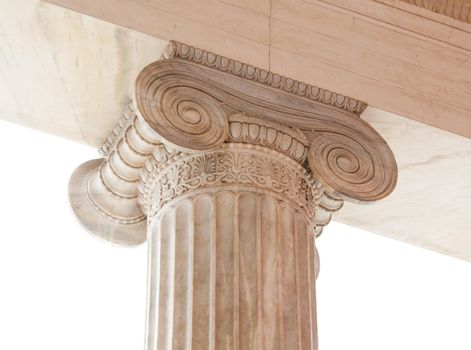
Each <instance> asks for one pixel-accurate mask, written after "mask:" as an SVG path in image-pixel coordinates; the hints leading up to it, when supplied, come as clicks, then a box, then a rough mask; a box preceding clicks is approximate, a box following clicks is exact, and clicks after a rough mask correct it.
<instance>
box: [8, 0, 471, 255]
mask: <svg viewBox="0 0 471 350" xmlns="http://www.w3.org/2000/svg"><path fill="white" fill-rule="evenodd" d="M0 8H1V11H0V94H1V96H2V98H1V104H0V118H1V119H4V120H9V121H12V122H15V123H18V124H22V125H24V126H27V127H31V128H34V129H38V130H42V131H45V132H49V133H52V134H56V135H59V136H62V137H65V138H68V139H72V140H75V141H78V142H82V143H86V144H89V145H92V146H94V147H99V146H100V145H101V144H102V143H103V141H104V140H105V139H106V137H107V136H108V135H109V134H110V132H111V130H112V129H113V127H114V125H115V124H116V122H117V121H118V120H119V118H120V116H121V114H122V111H123V110H124V109H125V106H126V104H127V103H128V102H129V100H130V99H131V97H132V89H133V85H134V80H135V77H136V76H137V74H138V72H139V71H140V70H141V69H142V68H143V67H144V66H145V65H146V64H148V63H150V62H152V61H155V59H156V58H158V57H159V56H160V55H161V54H162V52H163V50H164V48H165V47H166V46H167V42H166V41H163V40H160V39H157V38H154V37H151V36H148V35H145V34H141V33H138V32H134V31H132V30H128V29H125V28H122V27H119V26H116V25H113V24H111V23H107V22H104V21H100V20H97V19H94V18H91V17H87V16H84V15H81V14H78V13H75V12H72V11H69V10H65V9H62V8H59V7H56V6H53V5H50V4H46V3H42V2H39V1H37V0H15V1H8V0H0ZM362 118H364V119H365V120H366V121H368V122H369V123H370V124H371V125H373V126H374V127H375V128H376V129H377V130H378V131H379V133H380V134H381V135H382V136H383V137H384V138H385V139H386V141H387V142H388V144H389V145H390V146H391V148H392V150H393V151H394V153H395V156H396V159H397V163H398V166H399V181H398V185H397V188H396V190H395V191H394V192H393V194H392V195H391V196H390V197H388V198H386V199H384V200H382V201H379V202H377V203H374V204H371V205H369V206H355V205H351V204H349V203H346V204H345V207H344V210H343V211H341V212H340V213H338V214H337V215H336V216H335V217H334V219H336V220H338V221H341V222H343V223H347V224H350V225H353V226H356V227H360V228H363V229H366V230H368V231H371V232H375V233H378V234H383V235H386V236H389V237H391V238H396V239H399V240H402V241H405V242H409V243H412V244H415V245H418V246H421V247H424V248H428V249H432V250H435V251H438V252H441V253H445V254H448V255H451V256H455V257H458V258H462V259H465V260H468V261H471V235H470V233H471V215H470V214H469V213H470V211H471V140H470V139H466V138H463V137H459V136H457V135H454V134H450V133H447V132H443V131H441V130H439V129H436V128H432V127H429V126H427V125H424V124H421V123H417V122H413V121H411V120H408V119H405V118H402V117H399V116H397V115H394V114H390V113H387V112H384V111H381V110H378V109H374V108H368V109H367V110H366V111H365V112H364V113H363V115H362Z"/></svg>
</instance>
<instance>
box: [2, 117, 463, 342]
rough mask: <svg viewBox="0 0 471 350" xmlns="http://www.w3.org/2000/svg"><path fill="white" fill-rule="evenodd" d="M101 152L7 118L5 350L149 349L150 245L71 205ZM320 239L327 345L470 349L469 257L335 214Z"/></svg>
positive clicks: (321, 317)
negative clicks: (74, 189)
mask: <svg viewBox="0 0 471 350" xmlns="http://www.w3.org/2000/svg"><path fill="white" fill-rule="evenodd" d="M96 157H97V153H96V151H95V150H93V149H91V148H89V147H87V146H83V145H79V144H76V143H73V142H70V141H66V140H63V139H60V138H56V137H53V136H50V135H45V134H41V133H39V132H36V131H32V130H28V129H25V128H22V127H19V126H16V125H13V124H8V123H5V122H0V196H1V197H0V219H1V220H0V350H30V349H47V350H137V349H143V348H144V327H145V302H146V273H147V271H146V262H147V252H146V246H145V245H143V246H140V247H137V248H118V247H113V246H111V245H108V244H105V243H103V242H101V241H99V240H97V239H95V238H93V237H92V236H90V235H89V234H87V233H86V232H85V231H84V230H83V229H82V228H81V227H80V226H79V224H78V223H77V222H76V221H75V219H74V217H73V215H72V213H71V210H70V209H69V207H68V200H67V182H68V179H69V176H70V174H71V173H72V171H73V170H74V169H75V167H76V166H78V165H79V164H81V163H82V162H84V161H87V160H89V159H92V158H96ZM443 229H444V230H446V229H447V228H446V227H444V228H443ZM470 234H471V233H470ZM318 248H319V251H320V255H321V274H320V276H319V280H318V323H319V334H320V349H321V350H346V349H348V350H357V349H358V350H360V349H361V350H398V349H401V350H470V349H471V264H470V263H467V262H464V261H460V260H456V259H453V258H450V257H446V256H442V255H439V254H437V253H433V252H429V251H425V250H422V249H419V248H416V247H413V246H410V245H406V244H404V243H400V242H396V241H393V240H390V239H387V238H384V237H381V236H377V235H374V234H371V233H367V232H364V231H361V230H358V229H354V228H351V227H348V226H344V225H340V224H338V223H335V222H334V223H332V224H331V225H330V226H329V227H328V228H327V229H326V230H325V231H324V234H323V235H322V237H321V238H320V239H319V241H318Z"/></svg>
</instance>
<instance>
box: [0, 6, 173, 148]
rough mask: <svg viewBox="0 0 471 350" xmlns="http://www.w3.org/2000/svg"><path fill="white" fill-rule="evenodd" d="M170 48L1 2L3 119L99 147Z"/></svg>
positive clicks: (69, 15) (65, 14) (73, 17)
mask: <svg viewBox="0 0 471 350" xmlns="http://www.w3.org/2000/svg"><path fill="white" fill-rule="evenodd" d="M166 45H167V42H166V41H162V40H159V39H156V38H153V37H150V36H148V35H145V34H141V33H138V32H134V31H131V30H127V29H123V28H120V27H118V26H116V25H113V24H110V23H107V22H104V21H99V20H96V19H93V18H91V17H88V16H84V15H81V14H78V13H75V12H72V11H69V10H65V9H62V8H60V7H56V6H53V5H50V4H46V3H43V2H39V1H37V0H15V1H10V0H0V96H1V103H0V118H1V119H4V120H9V121H13V122H15V123H18V124H22V125H24V126H27V127H31V128H34V129H39V130H42V131H45V132H48V133H52V134H56V135H59V136H63V137H66V138H69V139H72V140H76V141H79V142H82V143H87V144H90V145H92V146H96V147H99V146H100V145H101V143H102V142H103V141H104V140H105V138H106V137H107V136H108V135H109V133H110V131H111V130H112V129H113V126H114V125H115V124H116V122H117V121H118V120H119V118H120V117H121V115H122V112H123V110H124V109H125V106H126V104H127V103H128V102H129V101H130V99H131V95H132V88H133V82H134V80H135V78H136V75H137V74H138V72H139V71H140V70H141V69H142V68H143V67H144V66H145V65H147V64H148V63H150V62H152V61H155V59H157V58H158V57H159V56H160V55H161V53H162V51H163V49H164V48H165V47H166Z"/></svg>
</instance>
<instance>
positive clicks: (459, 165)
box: [335, 108, 471, 261]
mask: <svg viewBox="0 0 471 350" xmlns="http://www.w3.org/2000/svg"><path fill="white" fill-rule="evenodd" d="M362 118H364V119H365V120H366V121H368V122H369V123H370V124H371V125H373V126H374V127H375V128H376V130H378V131H379V133H380V134H381V135H382V136H383V137H384V138H385V139H386V141H387V142H388V144H389V146H390V147H391V149H392V150H393V152H394V155H395V156H396V160H397V164H398V167H399V177H398V183H397V187H396V189H395V190H394V192H393V193H392V194H391V195H390V196H389V197H388V198H385V199H384V200H381V201H379V202H376V203H373V204H371V205H369V206H362V207H357V206H355V205H352V204H351V203H345V205H344V208H343V210H342V211H340V212H339V213H338V214H337V215H336V216H335V220H337V221H340V222H343V223H346V224H349V225H352V226H355V227H360V228H362V229H365V230H367V231H371V232H375V233H379V234H382V235H386V236H388V237H391V238H394V239H399V240H401V241H404V242H408V243H411V244H414V245H417V246H420V247H423V248H428V249H431V250H435V251H437V252H440V253H443V254H447V255H451V256H455V257H457V258H461V259H464V260H468V261H471V140H470V139H468V138H465V137H460V136H457V135H454V134H451V133H448V132H445V131H442V130H439V129H436V128H433V127H429V126H427V125H424V124H421V123H418V122H415V121H412V120H409V119H406V118H402V117H400V116H398V115H395V114H391V113H387V112H385V111H382V110H378V109H375V108H368V109H367V110H366V111H365V112H364V113H363V115H362Z"/></svg>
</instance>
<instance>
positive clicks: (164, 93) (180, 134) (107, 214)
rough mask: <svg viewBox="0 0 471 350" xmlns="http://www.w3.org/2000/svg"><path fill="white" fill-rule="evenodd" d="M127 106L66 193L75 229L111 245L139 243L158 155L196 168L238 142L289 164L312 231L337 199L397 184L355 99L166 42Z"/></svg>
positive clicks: (384, 148)
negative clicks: (310, 191) (309, 202)
mask: <svg viewBox="0 0 471 350" xmlns="http://www.w3.org/2000/svg"><path fill="white" fill-rule="evenodd" d="M134 105H135V107H134V108H130V109H129V110H127V111H126V113H125V115H124V117H123V118H122V119H121V120H120V121H119V123H118V125H117V127H116V128H115V129H114V130H113V132H112V134H111V135H110V137H109V138H108V139H107V140H106V142H105V144H104V146H103V147H102V155H103V156H104V160H95V161H92V162H87V163H85V164H84V165H82V166H81V167H79V168H78V169H77V171H76V172H75V173H74V174H73V175H72V177H71V181H70V186H69V193H70V201H71V203H72V207H73V209H74V212H75V213H76V215H77V217H78V218H79V220H80V222H81V223H82V224H84V226H85V227H86V228H87V229H88V230H89V231H91V232H92V233H94V234H96V235H98V236H99V237H101V238H104V239H106V240H109V241H112V242H114V243H118V244H125V245H134V244H139V243H142V242H144V241H145V240H146V216H147V214H148V207H147V206H146V200H147V199H146V198H148V197H145V196H144V195H143V193H145V191H146V190H145V189H146V186H147V187H148V183H149V182H148V181H147V180H145V181H144V179H147V178H149V177H152V176H154V177H156V176H160V175H159V174H157V175H156V174H155V168H156V164H158V163H159V161H158V160H157V158H158V157H161V156H163V154H164V153H165V152H167V153H168V154H167V155H165V156H166V157H167V156H169V155H170V154H173V155H175V154H178V157H180V158H181V159H183V158H182V157H190V158H191V157H193V158H192V159H193V160H194V161H196V159H197V158H198V157H200V158H201V157H202V158H208V157H209V154H212V155H214V154H216V153H217V152H216V153H215V150H219V151H221V149H222V148H224V147H226V146H224V145H230V144H246V145H250V147H252V148H253V147H255V148H256V146H257V147H262V148H264V151H263V152H268V151H273V152H276V153H277V154H279V155H283V156H286V157H288V158H290V160H292V161H294V162H296V163H297V164H298V165H297V167H300V169H301V168H302V169H303V171H304V172H305V174H306V176H308V177H309V178H310V179H312V180H310V181H312V184H311V185H312V186H314V187H315V188H316V190H315V192H316V196H318V197H316V198H315V200H314V203H315V204H314V210H315V211H316V215H315V220H314V222H313V225H314V227H315V230H316V233H317V234H319V233H320V232H321V230H322V227H323V226H324V225H325V224H327V223H328V222H329V221H330V218H331V215H332V213H333V212H334V211H336V210H338V209H339V208H340V207H341V206H342V203H343V200H352V201H358V202H369V201H375V200H378V199H381V198H383V197H385V196H387V195H388V194H389V193H390V192H391V191H392V190H393V189H394V186H395V184H396V181H397V166H396V162H395V159H394V156H393V154H392V152H391V150H390V148H389V147H388V145H387V144H386V142H385V141H384V140H383V138H382V137H381V136H380V135H379V134H378V133H377V132H376V131H375V130H374V129H373V128H372V127H371V126H370V125H368V123H366V122H365V121H364V120H362V119H361V118H360V114H361V112H363V111H364V109H365V108H366V104H365V103H364V102H361V101H358V100H355V99H353V98H350V97H346V96H343V95H340V94H337V93H334V92H331V91H328V90H325V89H322V88H318V87H315V86H311V85H309V84H305V83H302V82H299V81H295V80H293V79H290V78H287V77H283V76H280V75H278V74H276V73H272V72H268V71H265V70H263V69H259V68H256V67H253V66H251V65H248V64H245V63H241V62H238V61H235V60H232V59H229V58H226V57H223V56H219V55H216V54H213V53H210V52H206V51H203V50H199V49H197V48H193V47H190V46H187V45H185V44H181V43H178V42H173V41H172V42H170V44H169V46H168V49H167V51H166V53H165V54H164V57H163V58H162V59H161V60H158V61H156V62H154V63H151V64H150V65H148V66H147V67H145V68H144V69H143V70H142V71H141V73H140V74H139V76H138V78H137V81H136V86H135V101H134ZM231 147H233V146H231ZM226 148H227V147H226ZM236 148H237V147H236ZM236 148H232V149H231V148H230V147H229V148H227V149H228V150H230V151H229V153H231V152H232V153H234V152H235V150H236ZM255 148H253V149H255ZM240 149H242V148H241V147H238V148H237V150H238V151H237V152H239V153H240ZM163 150H165V151H163ZM162 152H163V153H162ZM199 152H203V153H204V152H206V153H207V155H206V156H202V155H201V154H200V155H199V156H195V155H194V154H195V153H199ZM237 152H236V153H237ZM257 152H262V151H254V154H258V153H257ZM187 154H188V155H187ZM189 154H193V156H189ZM267 154H269V152H268V153H267ZM156 157H157V158H156ZM270 157H271V156H270V155H268V156H267V158H270ZM277 157H278V156H277ZM190 158H188V159H190ZM149 169H154V170H152V171H149ZM152 172H154V174H152ZM303 176H304V175H303Z"/></svg>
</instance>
